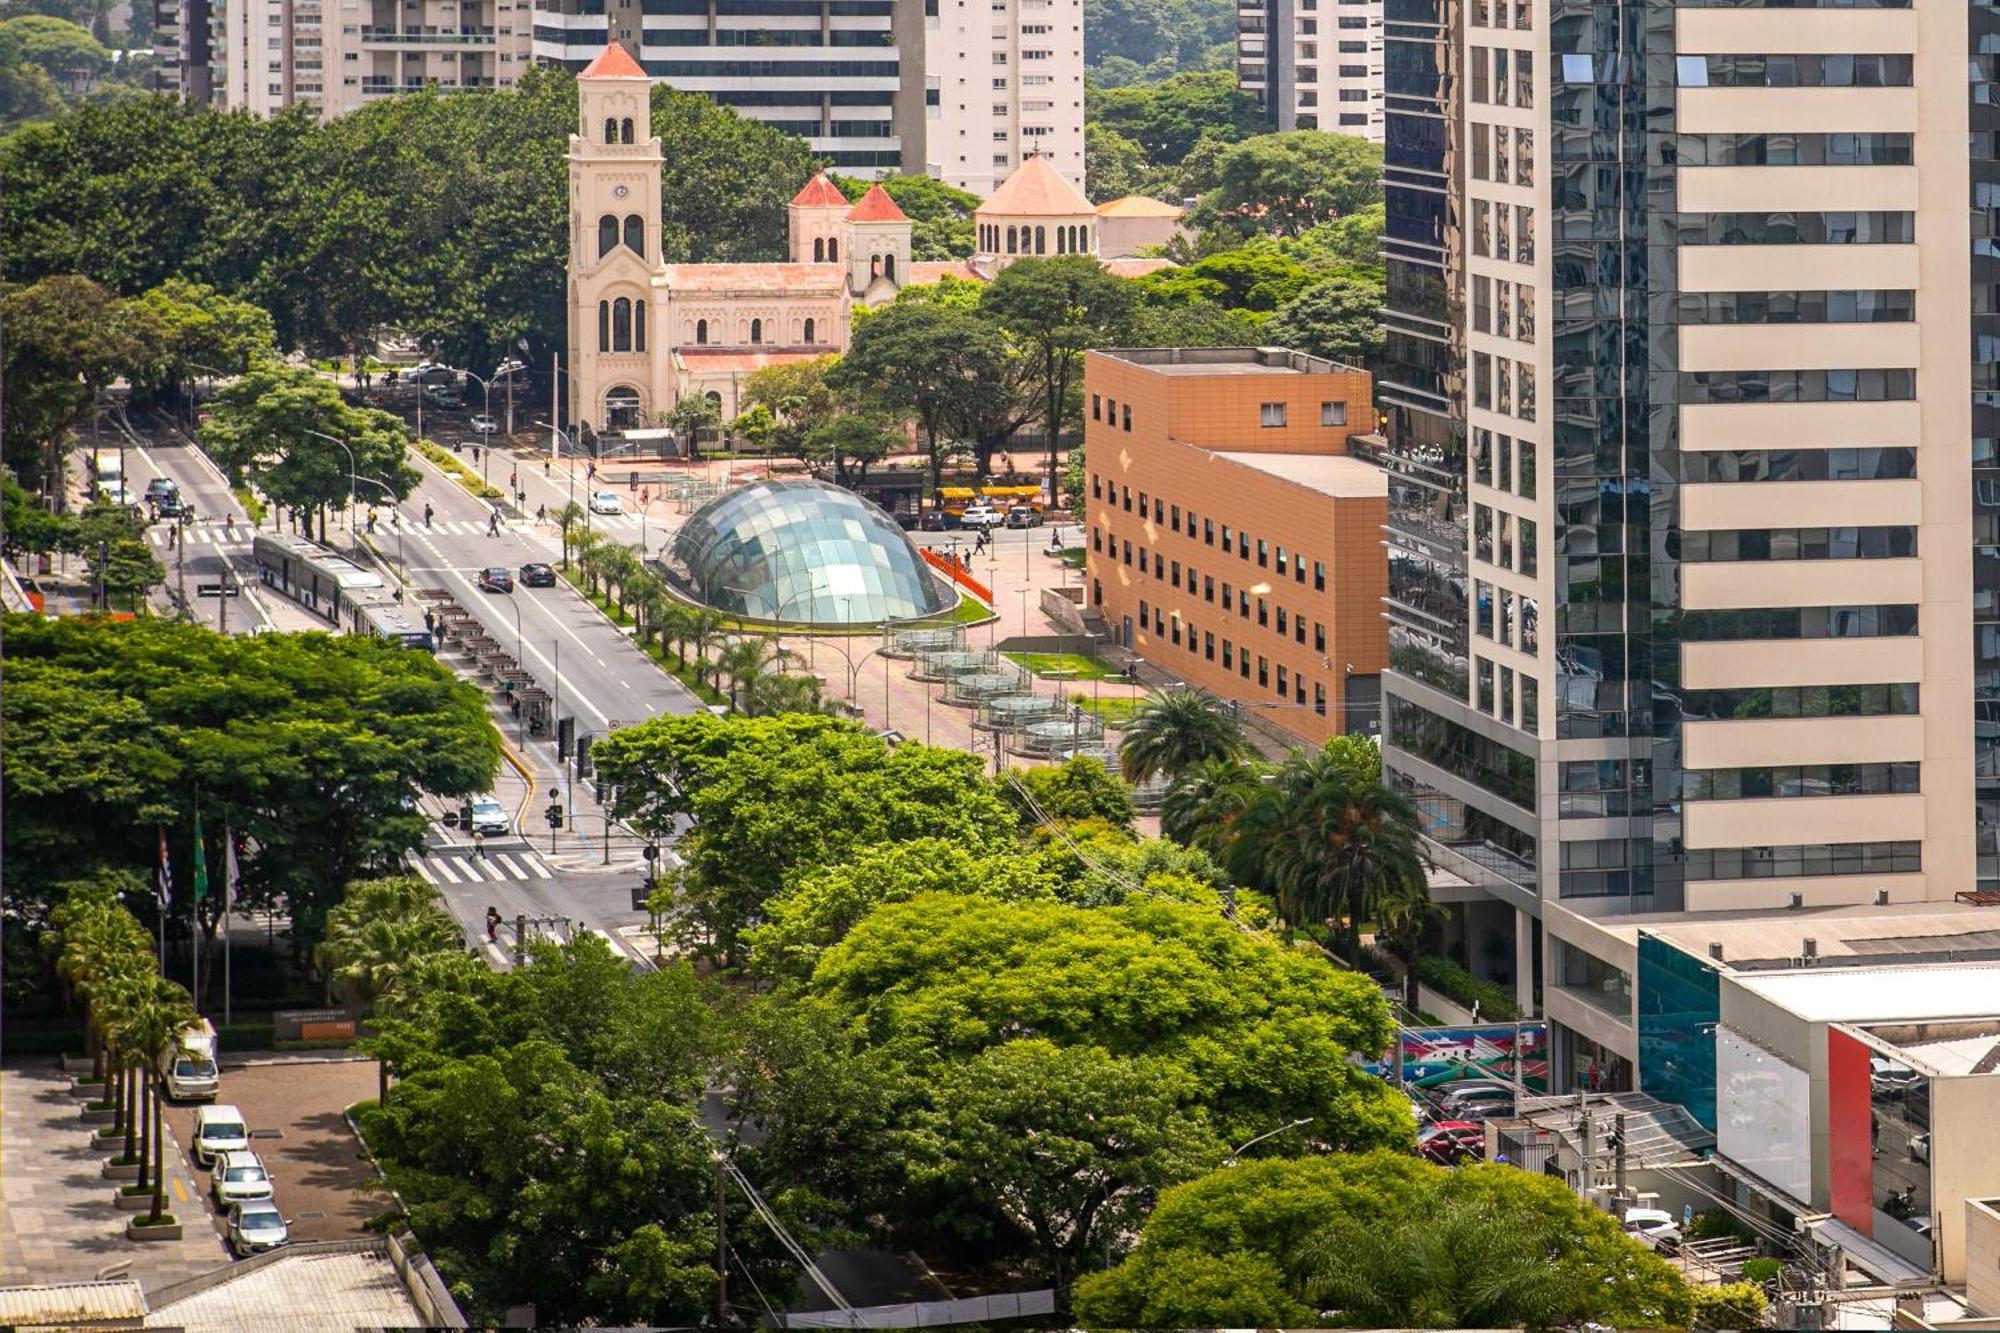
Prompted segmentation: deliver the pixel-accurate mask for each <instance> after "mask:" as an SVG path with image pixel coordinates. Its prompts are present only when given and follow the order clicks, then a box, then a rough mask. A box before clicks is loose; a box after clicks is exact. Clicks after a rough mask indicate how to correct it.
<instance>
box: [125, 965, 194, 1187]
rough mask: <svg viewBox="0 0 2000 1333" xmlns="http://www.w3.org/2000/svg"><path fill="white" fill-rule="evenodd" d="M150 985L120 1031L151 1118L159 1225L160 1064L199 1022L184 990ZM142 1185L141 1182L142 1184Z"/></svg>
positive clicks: (154, 980) (162, 1179)
mask: <svg viewBox="0 0 2000 1333" xmlns="http://www.w3.org/2000/svg"><path fill="white" fill-rule="evenodd" d="M148 981H149V982H150V984H149V985H148V986H147V987H146V988H145V989H144V990H143V991H138V992H135V994H134V996H133V1003H132V1004H131V1006H130V1008H128V1009H126V1010H125V1011H124V1017H123V1020H122V1022H121V1024H120V1031H121V1032H122V1033H123V1034H124V1040H125V1042H126V1043H128V1044H129V1045H130V1048H131V1049H132V1050H134V1051H136V1052H137V1053H138V1055H139V1058H140V1063H141V1067H142V1070H143V1076H144V1079H145V1082H146V1086H147V1087H148V1089H149V1090H150V1095H149V1097H148V1099H147V1101H148V1108H149V1112H150V1115H151V1117H152V1140H153V1152H152V1166H153V1211H152V1214H151V1219H150V1220H151V1221H153V1222H156V1223H157V1222H159V1221H160V1219H161V1216H162V1214H163V1213H164V1212H165V1211H166V1207H167V1172H166V1158H165V1156H164V1155H163V1153H162V1146H163V1145H162V1143H161V1138H162V1127H161V1122H162V1121H163V1120H165V1118H166V1117H165V1116H164V1115H163V1114H162V1105H161V1103H162V1099H163V1095H164V1094H163V1088H162V1079H161V1075H160V1063H161V1062H162V1061H163V1060H164V1059H165V1058H166V1057H167V1055H168V1054H169V1053H171V1051H172V1049H173V1046H174V1043H176V1042H178V1041H179V1040H180V1035H181V1033H182V1032H184V1031H186V1030H187V1029H188V1028H189V1027H191V1026H193V1025H194V1024H195V1023H196V1022H198V1021H199V1020H200V1015H199V1014H198V1013H196V1012H195V1007H194V999H193V998H192V997H191V996H190V995H189V994H188V993H187V991H186V990H184V989H182V988H181V987H180V986H177V985H175V984H174V983H173V982H171V981H168V980H167V979H166V978H165V977H160V976H154V977H150V978H148ZM142 1183H143V1182H142Z"/></svg>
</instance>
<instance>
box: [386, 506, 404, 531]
mask: <svg viewBox="0 0 2000 1333" xmlns="http://www.w3.org/2000/svg"><path fill="white" fill-rule="evenodd" d="M389 526H390V527H392V528H394V529H395V530H396V531H398V532H401V531H402V530H403V511H402V510H400V509H391V510H390V511H389Z"/></svg>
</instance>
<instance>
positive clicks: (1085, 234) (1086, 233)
mask: <svg viewBox="0 0 2000 1333" xmlns="http://www.w3.org/2000/svg"><path fill="white" fill-rule="evenodd" d="M1076 234H1077V241H1078V248H1079V249H1080V250H1081V251H1082V252H1083V253H1084V254H1089V253H1091V252H1092V251H1093V250H1095V249H1096V248H1097V247H1096V246H1094V245H1092V244H1091V241H1090V228H1089V227H1088V226H1083V227H1078V228H1077V229H1076Z"/></svg>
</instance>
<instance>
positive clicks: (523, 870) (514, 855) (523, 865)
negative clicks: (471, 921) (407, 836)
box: [409, 847, 555, 885]
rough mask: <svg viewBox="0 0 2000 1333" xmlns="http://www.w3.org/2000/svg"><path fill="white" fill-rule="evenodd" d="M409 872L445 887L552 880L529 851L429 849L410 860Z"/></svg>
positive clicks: (551, 873)
mask: <svg viewBox="0 0 2000 1333" xmlns="http://www.w3.org/2000/svg"><path fill="white" fill-rule="evenodd" d="M409 864H410V869H412V870H414V871H416V872H417V874H419V875H421V876H422V877H423V878H424V879H425V880H426V881H428V882H429V883H432V884H436V885H445V884H503V883H505V882H507V881H508V880H531V879H554V878H555V875H554V873H553V872H552V871H550V869H549V868H548V866H547V865H546V864H545V863H544V862H543V861H542V859H541V857H539V856H537V855H536V854H535V853H533V852H530V851H512V852H501V851H493V850H490V849H489V850H487V851H485V852H483V853H479V854H475V853H473V852H472V851H470V850H469V849H465V848H458V847H453V848H449V849H447V848H441V847H439V848H432V849H431V854H430V855H428V856H412V857H410V858H409Z"/></svg>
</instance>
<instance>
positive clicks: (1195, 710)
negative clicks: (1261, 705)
mask: <svg viewBox="0 0 2000 1333" xmlns="http://www.w3.org/2000/svg"><path fill="white" fill-rule="evenodd" d="M1246 748H1247V746H1246V744H1245V742H1244V739H1243V724H1242V723H1241V722H1239V721H1237V719H1236V715H1235V714H1234V713H1232V712H1230V711H1229V710H1228V709H1226V708H1224V707H1223V706H1222V704H1221V702H1220V701H1219V700H1217V699H1216V698H1215V697H1214V696H1213V695H1209V694H1204V693H1202V692H1201V691H1200V690H1191V689H1186V688H1176V689H1171V690H1163V691H1160V692H1158V693H1155V694H1151V695H1148V696H1147V698H1146V701H1145V702H1144V703H1142V704H1140V705H1139V708H1138V711H1137V712H1135V713H1134V714H1133V715H1132V721H1131V722H1130V723H1128V724H1127V725H1126V727H1125V735H1124V739H1122V740H1121V741H1119V743H1118V766H1119V767H1120V768H1121V769H1123V770H1124V773H1125V780H1126V781H1127V782H1132V783H1140V782H1144V781H1146V780H1147V779H1148V778H1151V777H1153V776H1155V775H1156V774H1157V775H1159V776H1162V777H1165V778H1167V779H1169V780H1172V779H1173V778H1176V777H1179V776H1180V774H1181V773H1182V772H1183V771H1185V770H1186V769H1187V768H1189V767H1191V766H1192V765H1194V764H1198V763H1200V762H1201V761H1202V760H1204V759H1236V758H1239V757H1241V756H1242V754H1243V753H1244V751H1245V749H1246Z"/></svg>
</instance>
